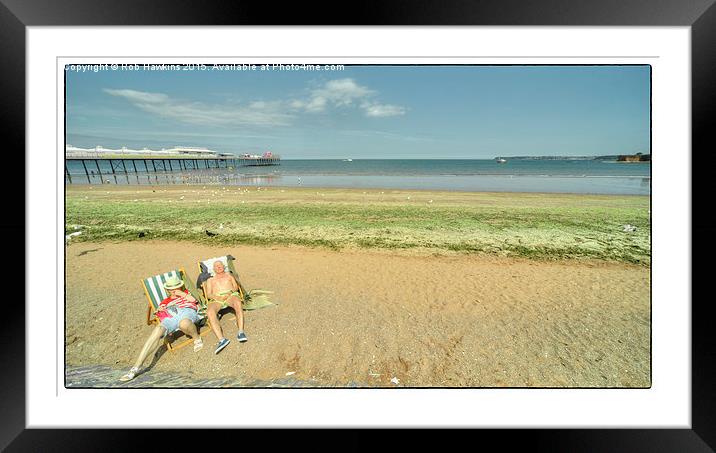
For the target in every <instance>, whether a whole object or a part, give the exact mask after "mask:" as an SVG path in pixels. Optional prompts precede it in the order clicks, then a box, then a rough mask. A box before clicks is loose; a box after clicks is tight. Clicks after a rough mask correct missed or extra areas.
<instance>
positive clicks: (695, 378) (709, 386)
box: [0, 0, 716, 452]
mask: <svg viewBox="0 0 716 453" xmlns="http://www.w3.org/2000/svg"><path fill="white" fill-rule="evenodd" d="M713 3H714V0H695V1H690V2H684V1H681V0H652V1H643V0H601V1H599V0H541V1H522V0H488V1H479V2H478V1H475V2H471V1H467V0H462V1H445V0H443V1H438V0H414V1H411V2H404V1H402V2H401V1H398V0H392V1H387V0H380V1H375V0H374V1H367V2H361V3H358V2H356V3H351V4H346V5H342V6H341V7H340V8H339V7H336V5H337V4H336V3H325V4H324V3H322V2H313V3H304V2H288V3H285V4H281V6H280V7H278V8H277V7H276V5H275V4H273V3H272V2H265V1H264V2H258V1H250V2H249V1H243V0H237V1H234V2H221V3H220V2H208V1H197V0H189V1H182V2H178V1H172V0H154V1H151V2H149V1H139V0H124V1H117V0H114V1H108V0H94V1H93V0H65V1H62V2H59V1H51V0H32V1H28V0H0V49H1V51H2V59H1V60H0V61H2V62H6V64H5V67H4V68H3V69H2V70H1V71H0V81H1V83H0V93H1V94H2V98H0V99H2V103H3V105H2V106H0V120H1V121H2V123H1V124H2V126H3V131H4V136H3V140H4V143H5V144H6V146H11V147H12V148H13V149H15V150H18V149H22V150H25V76H26V73H25V31H26V30H25V28H26V27H28V26H44V25H48V26H65V25H72V26H81V25H100V26H111V25H284V24H295V23H300V24H305V25H321V24H326V25H368V24H370V25H441V26H444V25H492V26H495V25H529V26H536V25H556V26H560V25H565V26H567V25H569V26H580V25H584V26H622V25H623V26H690V27H691V45H692V49H691V56H692V60H691V64H692V75H691V82H692V149H693V150H696V149H698V150H699V152H698V153H694V152H693V151H692V152H691V158H692V161H693V157H694V156H698V159H699V163H698V165H693V164H692V219H691V220H692V244H693V243H698V244H699V247H698V248H696V249H694V250H693V253H692V260H693V266H692V282H693V286H692V294H694V297H692V301H679V302H680V303H684V302H691V303H692V305H691V307H692V429H675V430H668V429H653V430H644V429H639V430H628V429H617V430H581V429H580V430H526V431H520V434H521V436H517V435H513V433H507V434H505V433H504V432H502V433H500V432H499V431H496V432H494V431H490V432H487V431H482V432H481V436H483V437H482V438H481V442H482V441H488V439H486V438H488V437H494V438H495V439H499V441H500V442H501V445H503V446H505V447H508V448H509V447H510V446H514V444H515V442H518V439H520V438H522V440H519V441H524V440H527V441H528V442H529V445H530V449H535V448H536V449H545V448H549V449H550V450H551V451H631V452H634V451H713V449H714V448H716V429H715V428H716V409H715V408H716V390H715V388H716V386H715V385H714V382H716V376H715V375H714V371H713V363H714V361H715V359H716V354H715V348H714V343H715V341H714V336H712V335H710V330H711V323H712V320H711V318H710V317H709V316H708V308H709V303H710V300H711V298H710V297H703V298H699V297H696V294H697V292H696V291H694V290H696V289H698V288H699V287H702V288H704V287H705V282H708V281H709V279H708V276H707V275H706V272H708V271H709V268H708V266H697V265H696V264H697V262H696V258H697V256H700V257H708V256H713V255H711V254H710V252H712V251H713V249H714V245H713V244H714V241H713V240H709V238H713V236H714V235H713V233H716V221H713V220H711V219H710V218H709V216H708V214H707V213H706V212H704V210H703V209H699V207H701V208H703V207H704V206H709V204H708V203H709V200H708V197H709V196H710V190H709V187H708V181H709V179H710V178H709V177H708V175H707V173H706V172H707V171H709V169H710V168H712V167H711V166H710V165H709V164H710V163H711V162H712V161H713V160H714V158H713V151H712V150H711V149H708V145H709V144H710V142H711V141H712V139H711V135H712V129H713V123H714V120H713V114H714V112H715V111H716V102H715V96H714V93H715V92H716V90H714V84H713V82H712V81H713V80H714V79H716V76H714V74H716V40H715V39H714V37H716V7H715V6H713ZM348 5H349V7H348ZM326 11H329V12H330V11H333V12H332V13H329V15H328V16H326V15H325V12H326ZM16 156H18V159H19V154H17V153H16ZM22 156H23V158H25V154H24V153H23V154H22ZM4 157H5V156H4ZM17 165H23V168H24V162H22V161H21V162H17ZM26 171H30V170H29V169H26ZM22 178H23V174H22V173H21V172H17V173H14V174H12V175H9V176H6V178H5V181H6V182H7V183H9V184H13V185H14V186H15V187H24V181H22V182H21V181H20V179H22ZM704 181H705V182H704ZM20 184H22V186H21V185H20ZM699 184H703V186H702V187H698V185H699ZM17 201H21V202H22V204H23V207H22V208H20V209H19V210H18V211H17V212H16V213H15V214H14V215H13V216H11V218H5V219H4V222H3V234H5V235H12V236H13V237H19V236H20V235H22V236H23V237H24V238H25V241H26V243H27V241H29V240H31V239H32V238H29V237H27V235H26V233H25V224H24V215H23V216H21V215H19V212H20V210H24V209H25V208H24V202H25V198H24V197H23V199H22V200H17ZM23 212H24V211H23ZM13 268H14V269H16V268H17V263H16V262H15V263H13ZM26 278H27V276H26ZM26 303H27V301H26ZM13 315H14V316H13V320H12V321H13V322H12V323H8V324H7V325H6V326H5V327H4V329H1V330H0V336H2V342H3V343H2V345H3V347H2V349H1V350H2V359H3V360H2V362H1V363H2V364H3V367H4V370H3V373H1V374H0V381H1V382H2V385H1V386H0V401H2V407H3V410H2V411H0V417H1V422H0V448H7V450H8V451H56V450H68V451H98V450H107V451H126V450H130V449H133V447H134V446H136V445H137V444H138V443H140V442H138V437H137V436H138V435H137V434H136V433H129V432H128V431H127V430H39V429H38V430H36V429H25V345H24V341H25V330H24V326H25V321H26V319H25V315H24V311H21V310H13ZM339 435H340V436H342V438H343V445H342V447H341V449H342V450H356V449H358V450H363V451H365V450H366V449H370V450H372V448H368V447H369V445H368V442H367V441H365V440H364V439H365V438H364V437H362V436H358V435H357V434H355V433H353V434H350V435H346V434H343V433H340V434H339ZM150 436H153V433H150V432H148V431H144V432H143V433H142V435H141V437H142V438H149V437H150ZM281 437H282V436H272V440H271V443H272V444H271V449H275V448H282V447H283V446H284V445H295V443H300V441H299V440H297V439H296V438H295V437H291V438H290V439H289V438H284V439H282V438H281ZM284 437H285V436H284ZM425 437H426V434H425V433H411V434H410V438H411V439H412V441H413V442H415V441H418V442H421V441H422V440H423V439H424V438H425ZM191 438H193V439H196V442H197V443H196V445H201V444H202V443H203V441H204V440H205V439H204V436H191ZM277 442H278V443H277ZM282 442H290V444H289V443H285V444H282ZM141 443H143V442H141ZM192 443H193V441H192V442H189V444H188V445H187V447H189V446H191V445H192ZM363 447H366V448H363Z"/></svg>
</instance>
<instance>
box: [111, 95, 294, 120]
mask: <svg viewBox="0 0 716 453" xmlns="http://www.w3.org/2000/svg"><path fill="white" fill-rule="evenodd" d="M104 92H105V93H107V94H109V95H112V96H117V97H121V98H124V99H126V100H127V101H129V102H130V103H131V104H132V105H134V106H135V107H137V108H139V109H141V110H144V111H145V112H148V113H153V114H156V115H159V116H163V117H165V118H173V119H175V120H178V121H181V122H184V123H189V124H199V125H212V126H213V125H220V126H286V125H289V124H290V123H291V120H292V119H293V115H291V114H290V113H287V112H286V109H285V108H284V107H283V105H282V103H281V102H280V101H254V102H251V103H250V104H248V105H238V104H205V103H201V102H191V101H182V100H178V99H173V98H170V97H169V96H167V95H166V94H163V93H148V92H144V91H135V90H115V89H109V88H105V89H104Z"/></svg>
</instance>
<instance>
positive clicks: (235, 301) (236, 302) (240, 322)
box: [228, 296, 244, 332]
mask: <svg viewBox="0 0 716 453" xmlns="http://www.w3.org/2000/svg"><path fill="white" fill-rule="evenodd" d="M228 303H229V305H230V306H231V307H232V308H233V309H234V311H236V327H238V328H239V332H241V331H243V330H244V311H243V310H242V309H241V299H239V298H238V297H236V296H230V297H229V299H228Z"/></svg>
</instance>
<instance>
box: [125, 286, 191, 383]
mask: <svg viewBox="0 0 716 453" xmlns="http://www.w3.org/2000/svg"><path fill="white" fill-rule="evenodd" d="M164 288H165V289H166V290H167V292H168V293H169V297H167V298H166V299H164V300H163V301H161V302H160V304H159V308H158V310H157V312H156V313H155V314H156V316H157V318H159V320H160V323H159V324H157V326H156V327H155V328H154V330H153V331H152V333H151V335H149V338H147V341H146V342H145V343H144V347H143V348H142V350H141V351H140V353H139V357H138V358H137V361H136V362H135V363H134V366H133V367H132V368H131V369H130V370H129V372H128V373H127V374H125V375H124V376H122V377H121V378H119V380H120V381H130V380H132V379H134V378H135V376H136V375H137V373H138V372H139V367H140V366H141V365H142V363H143V362H144V360H145V359H146V358H147V356H148V355H149V352H150V351H153V350H155V349H156V348H157V346H159V342H160V341H161V340H162V339H163V338H164V337H165V336H166V335H167V334H169V333H174V332H176V331H177V330H181V331H182V332H184V333H185V334H186V335H188V336H190V337H192V338H194V351H195V352H196V351H199V350H200V349H201V348H202V347H203V346H204V343H203V342H202V341H201V337H200V336H199V332H198V331H197V329H196V323H197V322H198V321H199V315H198V312H197V310H198V309H199V306H198V303H197V300H196V299H195V298H194V297H193V296H192V295H191V294H190V293H189V291H187V290H186V289H185V288H184V281H183V280H181V279H180V278H179V277H170V278H168V279H167V281H166V282H165V283H164Z"/></svg>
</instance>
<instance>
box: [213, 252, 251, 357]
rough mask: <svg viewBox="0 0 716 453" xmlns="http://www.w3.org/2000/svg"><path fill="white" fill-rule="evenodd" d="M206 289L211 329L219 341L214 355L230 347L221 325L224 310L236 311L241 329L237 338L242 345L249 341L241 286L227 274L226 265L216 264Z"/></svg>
mask: <svg viewBox="0 0 716 453" xmlns="http://www.w3.org/2000/svg"><path fill="white" fill-rule="evenodd" d="M205 288H206V298H207V299H208V300H209V305H208V307H207V310H206V314H207V316H208V317H209V320H210V321H211V329H212V330H213V331H214V334H215V335H216V337H217V338H218V339H219V343H218V344H217V345H216V349H214V354H218V353H219V352H220V351H221V350H222V349H224V348H225V347H226V346H228V345H229V339H228V338H226V337H224V333H223V332H222V330H221V325H219V316H218V313H219V310H221V309H223V308H226V307H231V308H233V309H234V311H236V326H237V327H238V328H239V333H238V335H237V338H238V340H239V342H241V343H243V342H245V341H247V340H248V338H246V334H245V333H244V312H243V311H242V310H241V294H240V293H239V284H238V282H237V281H236V279H235V278H234V276H233V275H231V274H230V273H228V272H225V268H224V263H222V262H221V261H215V262H214V276H213V277H211V278H210V279H208V280H207V281H206V284H205Z"/></svg>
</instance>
